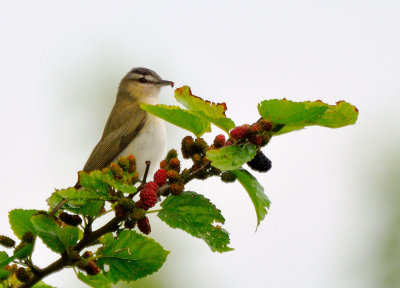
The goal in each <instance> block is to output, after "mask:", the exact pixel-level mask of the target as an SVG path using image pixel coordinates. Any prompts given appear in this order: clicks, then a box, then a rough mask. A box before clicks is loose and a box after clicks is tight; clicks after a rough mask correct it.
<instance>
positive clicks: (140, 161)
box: [118, 114, 167, 179]
mask: <svg viewBox="0 0 400 288" xmlns="http://www.w3.org/2000/svg"><path fill="white" fill-rule="evenodd" d="M166 144H167V137H166V132H165V123H164V121H163V120H161V119H160V118H157V117H155V116H153V115H150V114H148V115H147V120H146V123H145V125H144V126H143V128H142V130H141V131H140V132H139V133H138V135H136V137H135V138H134V139H133V141H132V142H131V143H129V144H128V146H127V147H126V148H125V149H124V150H123V151H122V152H121V153H120V154H119V155H118V157H121V156H128V155H129V154H133V155H134V156H135V158H136V170H137V172H138V173H139V178H140V179H142V177H143V175H144V171H145V168H146V164H145V161H147V160H150V161H151V166H150V170H149V175H151V174H152V172H153V171H155V169H156V168H157V167H158V166H159V162H160V161H161V157H163V154H164V153H165V149H166Z"/></svg>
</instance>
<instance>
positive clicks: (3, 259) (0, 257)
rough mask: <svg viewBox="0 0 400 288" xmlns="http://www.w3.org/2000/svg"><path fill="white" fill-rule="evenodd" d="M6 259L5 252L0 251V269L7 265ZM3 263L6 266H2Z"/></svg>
mask: <svg viewBox="0 0 400 288" xmlns="http://www.w3.org/2000/svg"><path fill="white" fill-rule="evenodd" d="M8 258H9V257H8V254H7V253H6V252H4V251H0V268H1V267H4V266H6V265H7V264H8V263H6V262H7V261H6V260H7V259H8ZM3 262H4V263H6V264H3Z"/></svg>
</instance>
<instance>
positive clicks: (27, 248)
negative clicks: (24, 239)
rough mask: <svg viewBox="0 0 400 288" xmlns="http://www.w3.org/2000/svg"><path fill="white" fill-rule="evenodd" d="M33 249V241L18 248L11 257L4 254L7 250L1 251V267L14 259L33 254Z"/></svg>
mask: <svg viewBox="0 0 400 288" xmlns="http://www.w3.org/2000/svg"><path fill="white" fill-rule="evenodd" d="M32 251H33V245H32V244H31V243H29V244H26V245H25V246H24V247H23V248H21V249H20V250H18V252H17V253H15V254H14V255H12V256H11V257H8V256H7V254H3V253H5V252H3V253H2V252H0V255H1V256H0V267H4V266H6V265H8V264H9V263H10V262H11V261H13V260H14V259H17V258H25V257H27V256H29V255H31V254H32ZM5 256H7V257H8V258H5Z"/></svg>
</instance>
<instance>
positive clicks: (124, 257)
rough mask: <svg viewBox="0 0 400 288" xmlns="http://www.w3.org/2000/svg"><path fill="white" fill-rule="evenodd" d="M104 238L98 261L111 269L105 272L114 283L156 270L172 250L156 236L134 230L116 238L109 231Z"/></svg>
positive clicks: (139, 276)
mask: <svg viewBox="0 0 400 288" xmlns="http://www.w3.org/2000/svg"><path fill="white" fill-rule="evenodd" d="M101 241H102V243H103V244H104V247H103V248H101V249H99V250H98V253H97V257H98V258H97V265H98V266H99V267H100V268H101V269H102V270H103V271H105V270H107V271H106V272H105V273H104V274H105V275H106V277H107V279H108V280H109V281H111V282H112V283H117V282H118V281H119V280H123V281H134V280H136V279H139V278H142V277H145V276H147V275H150V274H152V273H154V272H156V271H157V270H158V269H160V267H161V266H162V264H163V263H164V262H165V260H166V258H167V255H168V254H169V252H168V251H166V250H164V249H163V248H162V247H161V245H160V244H158V243H157V242H155V241H154V240H153V239H151V238H148V237H145V236H142V235H140V234H138V233H136V232H135V231H130V230H124V231H122V232H121V233H120V234H119V235H118V236H117V237H116V238H114V237H113V236H112V234H111V233H109V234H106V235H105V236H104V237H103V238H102V240H101ZM105 265H108V268H109V269H105Z"/></svg>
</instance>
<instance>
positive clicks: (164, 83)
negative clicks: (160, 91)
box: [157, 80, 174, 87]
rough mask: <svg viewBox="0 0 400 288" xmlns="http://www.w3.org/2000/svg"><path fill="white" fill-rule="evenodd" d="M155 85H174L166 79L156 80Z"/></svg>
mask: <svg viewBox="0 0 400 288" xmlns="http://www.w3.org/2000/svg"><path fill="white" fill-rule="evenodd" d="M157 85H159V86H171V87H174V82H172V81H168V80H160V81H158V83H157Z"/></svg>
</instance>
